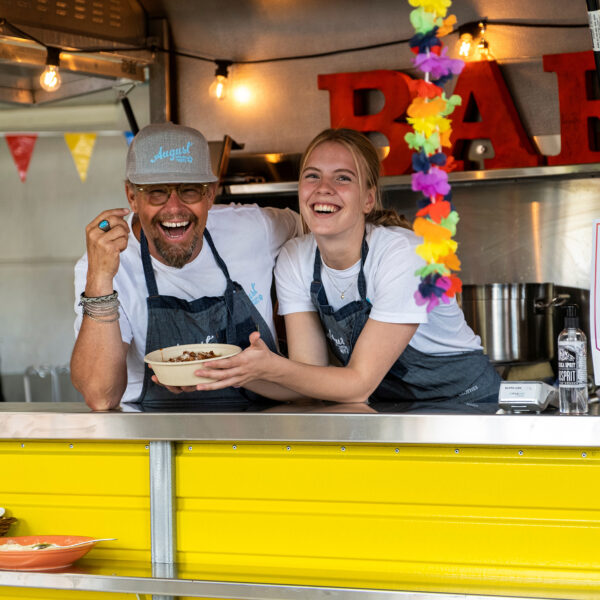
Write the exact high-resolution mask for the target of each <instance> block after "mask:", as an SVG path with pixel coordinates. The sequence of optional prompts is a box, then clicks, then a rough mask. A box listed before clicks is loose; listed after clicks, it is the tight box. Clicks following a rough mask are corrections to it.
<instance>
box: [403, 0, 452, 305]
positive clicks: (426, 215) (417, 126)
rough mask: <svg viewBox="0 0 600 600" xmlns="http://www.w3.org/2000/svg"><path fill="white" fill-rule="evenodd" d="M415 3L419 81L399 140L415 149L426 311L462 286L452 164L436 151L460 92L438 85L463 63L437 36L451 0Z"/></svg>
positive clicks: (447, 25) (420, 297) (445, 139)
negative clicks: (450, 55)
mask: <svg viewBox="0 0 600 600" xmlns="http://www.w3.org/2000/svg"><path fill="white" fill-rule="evenodd" d="M408 3H409V4H410V5H411V6H414V7H416V8H415V10H413V11H412V12H411V13H410V22H411V24H412V26H413V27H414V29H415V35H414V37H413V38H412V39H411V40H410V47H411V50H412V51H413V52H414V53H415V54H416V57H415V58H414V59H413V64H414V65H415V67H417V69H419V70H421V71H422V72H423V73H424V74H425V78H424V80H420V79H419V80H413V81H412V82H411V83H410V84H409V87H410V91H411V95H412V97H413V101H412V103H411V105H410V106H409V107H408V109H407V115H408V116H407V119H406V120H407V122H408V123H409V124H410V125H411V126H412V128H413V129H414V132H410V133H407V134H406V136H405V137H404V139H405V140H406V143H407V144H408V146H409V148H411V149H412V150H414V151H415V153H414V154H413V157H412V166H413V169H414V171H415V172H414V173H413V174H412V189H413V190H414V191H415V192H422V193H423V198H421V199H420V200H419V203H418V207H419V209H420V210H419V211H418V212H417V217H416V219H415V221H414V223H413V228H414V231H415V233H416V234H417V235H419V236H422V237H423V243H422V244H421V245H419V246H417V249H416V252H417V254H418V255H419V256H421V257H422V258H423V259H424V260H425V261H426V262H427V264H426V265H425V266H424V267H422V268H421V269H418V270H417V271H416V272H415V274H416V275H418V276H419V277H420V278H421V283H420V284H419V288H418V290H417V291H416V292H415V300H416V302H417V304H420V305H423V304H427V312H429V311H431V310H433V309H434V308H435V307H436V306H437V305H438V304H439V303H440V301H442V302H445V303H448V302H450V298H452V297H453V296H454V295H455V294H456V293H457V292H460V291H461V289H462V283H461V280H460V279H459V278H458V277H457V276H456V275H454V274H453V273H452V271H458V270H460V260H459V259H458V256H456V247H457V243H456V241H454V240H453V239H452V236H454V235H455V234H456V224H457V223H458V213H457V212H456V211H455V210H454V207H453V206H452V194H451V192H450V185H449V183H448V173H449V172H450V171H451V170H452V169H453V168H454V159H453V157H452V156H450V157H447V156H446V154H445V153H444V152H442V147H450V145H451V144H450V134H451V133H452V129H451V127H450V119H449V118H448V116H449V115H450V114H452V112H453V111H454V109H455V107H456V106H458V105H460V104H461V98H460V96H456V95H452V96H450V98H446V95H445V93H444V91H443V90H442V88H441V86H442V85H443V84H444V83H445V82H446V81H448V80H450V79H451V78H452V76H453V75H458V74H459V73H460V72H461V71H462V69H463V67H464V63H463V61H462V60H456V59H452V58H448V56H447V53H448V49H447V48H446V47H443V45H442V42H441V40H440V38H441V37H443V36H445V35H447V34H448V33H450V32H451V31H452V28H453V26H454V25H455V24H456V17H455V16H454V15H449V16H448V17H446V13H447V11H448V7H449V6H450V5H451V4H452V2H451V0H408Z"/></svg>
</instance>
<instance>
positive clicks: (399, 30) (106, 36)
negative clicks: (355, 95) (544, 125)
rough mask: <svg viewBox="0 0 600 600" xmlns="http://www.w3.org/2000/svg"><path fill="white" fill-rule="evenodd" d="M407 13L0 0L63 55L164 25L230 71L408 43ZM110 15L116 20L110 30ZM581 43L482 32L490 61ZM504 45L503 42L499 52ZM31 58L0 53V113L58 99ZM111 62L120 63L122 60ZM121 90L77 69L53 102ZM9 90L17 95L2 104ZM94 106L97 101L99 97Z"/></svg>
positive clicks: (202, 2) (488, 10)
mask: <svg viewBox="0 0 600 600" xmlns="http://www.w3.org/2000/svg"><path fill="white" fill-rule="evenodd" d="M51 5H52V9H54V8H55V9H56V12H57V13H58V12H59V7H60V6H66V7H67V8H68V9H69V10H72V11H76V10H78V7H79V9H81V10H83V9H82V7H84V8H85V9H86V10H87V11H88V12H87V13H86V14H84V15H83V17H82V15H81V14H79V15H78V14H77V13H76V12H74V13H73V14H74V16H75V17H79V21H78V20H77V18H71V19H70V20H69V19H67V18H66V17H65V18H64V19H63V20H62V21H61V20H60V19H59V20H56V19H55V20H54V21H52V20H48V15H49V13H48V7H50V6H51ZM95 7H100V9H102V7H104V10H105V15H103V16H104V17H106V18H104V21H102V19H101V20H100V21H98V19H97V18H94V11H96V10H98V9H97V8H95ZM115 7H117V8H115ZM115 10H116V12H115ZM411 10H413V7H412V6H410V5H409V3H408V0H326V1H323V0H94V1H93V2H92V1H91V0H63V1H61V2H59V1H58V0H21V1H20V2H18V3H16V2H14V0H0V17H3V18H5V19H7V21H10V22H14V23H15V24H16V25H18V26H19V27H20V28H21V29H23V30H25V31H27V32H28V33H32V32H33V33H34V34H35V36H37V37H40V38H42V39H43V41H44V42H45V43H46V44H49V45H52V44H57V45H62V43H66V44H67V45H68V46H71V47H88V48H89V47H90V45H91V46H94V44H96V45H98V44H99V45H101V46H106V45H109V46H110V45H111V44H112V45H113V46H114V47H119V48H121V47H123V46H127V45H129V46H138V45H145V44H146V37H147V30H146V27H147V25H148V23H151V22H152V20H153V19H155V18H166V19H167V20H168V23H169V27H170V31H171V35H172V45H173V47H174V48H175V49H177V50H178V51H180V52H183V53H189V54H193V55H199V56H202V57H205V58H207V59H228V60H231V61H234V62H240V61H255V60H264V59H272V58H281V57H289V56H297V55H305V54H312V53H321V52H329V51H335V50H340V49H346V48H353V47H356V46H357V45H360V46H364V45H369V44H380V43H382V42H390V41H394V40H402V39H407V38H410V37H411V36H412V35H413V34H414V30H413V28H412V26H411V24H410V20H409V14H410V11H411ZM44 11H45V12H44ZM111 11H112V12H111ZM450 12H451V13H452V14H455V15H456V17H457V21H458V24H464V23H467V22H472V21H478V20H480V19H482V18H486V19H488V20H489V21H490V22H493V21H511V22H529V23H531V22H536V23H563V24H585V23H587V9H586V3H585V2H584V1H583V0H571V1H569V2H566V1H565V0H529V1H525V2H524V1H523V0H454V2H453V4H452V6H451V9H450ZM113 13H114V14H113ZM65 14H66V13H65ZM110 15H112V16H113V17H115V15H116V17H115V18H117V17H118V19H117V21H116V26H115V20H114V19H113V21H111V19H110V18H109V17H110ZM55 16H56V15H55ZM101 16H102V15H101ZM78 23H79V24H81V27H82V30H83V31H85V34H84V35H81V34H79V35H78V31H77V25H78ZM562 32H564V33H562ZM0 33H2V34H3V36H6V35H7V34H9V33H10V32H8V31H7V30H6V28H2V27H1V22H0ZM581 36H587V38H586V39H588V38H589V37H590V36H589V31H587V30H585V29H583V28H575V29H569V30H562V31H561V35H560V36H558V35H556V36H554V35H545V36H543V37H540V36H539V35H531V30H530V29H527V28H515V27H511V28H509V27H506V26H501V25H498V26H494V27H493V29H492V28H490V30H489V33H488V39H489V40H490V42H491V43H493V46H494V48H495V57H496V59H497V60H498V61H510V60H522V59H527V58H528V57H540V56H541V55H542V54H544V53H553V52H569V51H577V50H580V49H581V40H582V38H581ZM509 38H510V43H504V42H505V41H506V40H507V39H509ZM357 40H359V41H360V43H357ZM557 40H559V41H558V42H557ZM577 40H578V43H577ZM34 45H35V44H34ZM590 47H591V39H590ZM37 51H38V56H37V57H36V58H35V60H34V64H24V63H23V61H21V60H19V59H17V58H16V57H15V56H13V54H12V53H11V51H6V50H5V49H4V50H3V47H0V106H4V105H5V104H4V105H3V104H2V102H4V103H7V102H9V103H10V102H12V103H21V104H31V105H35V104H39V103H44V102H49V101H53V100H56V98H57V97H53V96H51V95H48V94H47V93H44V92H43V91H42V90H40V89H39V84H38V83H37V78H38V77H39V73H40V70H41V69H42V68H43V61H41V62H40V56H42V58H43V57H44V56H45V51H44V50H43V49H40V47H39V46H38V47H37ZM40 52H41V55H40V54H39V53H40ZM117 54H125V55H127V52H125V53H117ZM134 55H135V56H136V58H138V59H139V60H140V65H141V66H142V67H143V65H144V64H148V62H150V61H151V60H152V55H151V53H149V52H147V53H146V55H143V53H139V52H138V53H134ZM90 56H93V55H90ZM129 56H131V53H129ZM407 56H408V55H407ZM80 57H81V55H80ZM119 58H120V59H122V58H123V57H122V56H119ZM82 59H83V57H82ZM181 60H193V59H191V58H189V59H185V58H183V59H181ZM408 60H409V59H408V58H407V61H406V62H407V64H406V65H405V66H403V65H399V66H398V68H404V67H406V68H408V67H410V64H409V63H408ZM36 61H37V63H38V64H35V62H36ZM144 61H145V62H144ZM61 62H62V57H61ZM138 66H139V65H138ZM92 71H93V69H92ZM127 81H128V80H127V78H124V79H123V78H119V77H117V76H111V73H110V72H107V73H103V74H102V73H101V74H100V76H98V74H96V73H94V72H85V68H83V69H82V68H79V69H78V72H69V70H68V69H66V70H63V86H64V89H63V92H62V94H61V98H71V99H73V98H81V100H80V102H81V103H85V102H86V97H87V96H89V95H90V94H91V93H92V92H97V91H98V90H102V89H106V90H109V89H110V88H111V87H112V86H113V85H114V84H115V83H116V82H117V83H118V82H125V83H126V82H127ZM8 90H13V91H14V90H17V91H18V92H14V93H12V95H9V92H8ZM94 97H95V100H94V101H95V102H97V101H98V100H97V98H98V96H97V95H95V96H94ZM111 97H114V93H112V95H111ZM13 106H14V104H13Z"/></svg>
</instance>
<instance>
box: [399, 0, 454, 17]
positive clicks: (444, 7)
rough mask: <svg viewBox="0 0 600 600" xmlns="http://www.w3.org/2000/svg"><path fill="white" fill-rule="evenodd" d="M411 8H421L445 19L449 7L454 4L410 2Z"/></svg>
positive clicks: (439, 0) (427, 0)
mask: <svg viewBox="0 0 600 600" xmlns="http://www.w3.org/2000/svg"><path fill="white" fill-rule="evenodd" d="M408 3H409V4H410V5H411V6H415V7H417V6H421V7H422V8H423V10H426V11H427V12H430V13H435V15H436V16H437V17H445V16H446V13H447V12H448V7H449V6H450V5H451V4H452V1H451V0H408Z"/></svg>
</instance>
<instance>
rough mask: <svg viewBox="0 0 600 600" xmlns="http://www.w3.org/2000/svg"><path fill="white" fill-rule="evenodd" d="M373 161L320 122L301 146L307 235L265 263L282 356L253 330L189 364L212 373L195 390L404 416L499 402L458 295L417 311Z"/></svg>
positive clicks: (408, 266) (407, 249) (351, 135)
mask: <svg viewBox="0 0 600 600" xmlns="http://www.w3.org/2000/svg"><path fill="white" fill-rule="evenodd" d="M379 168H380V164H379V157H378V154H377V151H376V150H375V148H374V147H373V145H372V144H371V142H370V141H369V140H368V139H367V138H366V137H365V136H363V135H362V134H360V133H358V132H356V131H353V130H348V129H339V130H334V129H329V130H325V131H324V132H322V133H321V134H319V135H318V136H317V137H316V138H315V139H314V140H313V141H312V142H311V144H309V146H308V148H307V150H306V152H305V153H304V156H303V159H302V161H301V169H300V181H299V186H298V198H299V203H300V212H301V214H302V217H303V219H304V221H305V223H306V225H307V226H308V228H309V229H310V234H309V235H306V236H304V237H303V238H296V239H293V240H290V241H289V242H288V243H287V244H286V245H285V246H284V248H283V250H282V252H281V254H280V256H279V259H278V263H277V267H276V270H275V275H276V281H277V296H278V300H279V307H280V308H279V311H280V313H281V314H283V315H284V316H285V324H286V330H287V341H288V349H289V358H290V359H291V360H287V359H285V358H283V357H281V356H277V355H275V354H273V353H271V352H269V351H268V349H267V348H266V346H265V345H264V344H262V343H261V340H260V336H259V335H258V334H252V336H251V338H250V341H251V345H250V347H249V348H248V349H246V350H245V351H244V352H242V353H241V354H239V355H238V356H236V357H234V358H231V359H225V360H222V361H219V363H218V364H217V363H215V364H213V365H209V368H203V369H202V371H198V374H200V373H201V374H202V376H205V377H210V378H214V379H217V380H218V383H216V384H203V385H200V386H198V387H199V389H203V390H209V389H218V387H224V386H229V385H244V386H247V387H248V388H250V389H252V390H254V391H258V392H260V393H262V394H264V395H272V397H275V398H285V397H287V396H288V395H289V394H290V391H291V392H293V393H296V394H297V395H303V396H309V397H313V398H319V399H323V400H334V401H337V402H366V401H368V400H369V401H376V400H380V399H381V400H401V401H405V402H406V410H410V411H412V412H418V411H428V410H441V411H456V412H495V411H496V410H497V408H498V406H497V399H498V388H499V384H500V377H499V376H498V375H497V373H496V372H495V370H494V369H493V367H492V366H491V365H490V363H489V361H488V359H487V357H486V356H484V354H483V352H482V348H481V344H480V339H479V337H478V336H476V335H475V334H474V333H473V331H472V330H471V329H470V328H469V327H468V326H467V324H466V322H465V319H464V316H463V314H462V311H461V310H460V308H459V307H458V305H457V304H456V302H455V301H451V302H450V303H448V304H446V305H443V306H440V307H437V309H436V310H435V311H433V313H432V314H430V315H427V313H426V311H425V309H424V308H423V307H420V306H418V305H417V304H416V302H415V301H414V298H413V294H414V292H415V290H416V289H417V286H418V278H417V277H416V276H415V271H417V270H418V268H419V267H420V266H421V264H422V261H421V259H420V258H419V257H418V256H417V255H416V253H415V251H414V250H415V246H416V245H417V243H418V240H417V238H416V236H415V235H414V234H413V233H412V231H410V230H409V229H408V228H407V227H406V225H405V221H403V220H402V219H401V218H400V217H398V215H396V214H395V213H393V212H392V211H384V210H382V208H381V204H380V200H379V189H378V175H379ZM398 225H403V227H399V226H398ZM323 273H324V274H325V276H323ZM329 353H331V354H333V356H335V358H336V359H337V362H338V364H340V365H342V366H341V367H339V366H332V365H330V364H329ZM259 380H263V381H267V382H269V386H266V387H265V386H264V385H263V384H262V383H261V381H259ZM273 384H277V385H275V386H273ZM278 386H279V387H278Z"/></svg>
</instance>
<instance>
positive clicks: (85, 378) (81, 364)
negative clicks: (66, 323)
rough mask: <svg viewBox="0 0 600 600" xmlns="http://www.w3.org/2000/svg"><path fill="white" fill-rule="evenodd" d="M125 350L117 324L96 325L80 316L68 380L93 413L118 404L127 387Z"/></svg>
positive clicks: (87, 318)
mask: <svg viewBox="0 0 600 600" xmlns="http://www.w3.org/2000/svg"><path fill="white" fill-rule="evenodd" d="M127 348H128V345H127V344H125V343H123V341H122V339H121V330H120V328H119V322H118V321H115V322H113V323H99V322H96V321H93V320H92V319H90V318H89V317H87V316H84V317H83V322H82V323H81V329H80V331H79V335H78V337H77V341H76V342H75V347H74V349H73V355H72V356H71V380H72V382H73V385H74V386H75V388H76V389H77V390H78V391H79V392H81V394H82V395H83V398H84V400H85V401H86V403H87V405H88V406H89V407H90V408H92V409H93V410H109V409H111V408H116V407H117V406H118V405H119V402H120V400H121V397H122V396H123V393H124V392H125V388H126V387H127V362H126V356H127Z"/></svg>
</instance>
